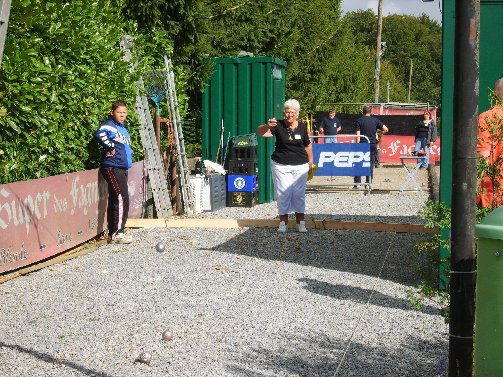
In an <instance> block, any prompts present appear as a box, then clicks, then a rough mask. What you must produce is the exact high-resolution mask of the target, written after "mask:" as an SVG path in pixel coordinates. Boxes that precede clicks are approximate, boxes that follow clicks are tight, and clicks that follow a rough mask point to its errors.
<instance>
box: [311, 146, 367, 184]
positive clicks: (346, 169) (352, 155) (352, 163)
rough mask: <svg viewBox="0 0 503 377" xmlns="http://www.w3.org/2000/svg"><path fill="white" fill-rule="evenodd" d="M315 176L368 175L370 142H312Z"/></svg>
mask: <svg viewBox="0 0 503 377" xmlns="http://www.w3.org/2000/svg"><path fill="white" fill-rule="evenodd" d="M312 145H313V160H314V163H315V164H316V165H317V166H318V169H317V170H316V173H315V175H316V176H340V177H346V176H348V177H350V176H358V175H360V176H366V175H370V144H368V143H332V144H312Z"/></svg>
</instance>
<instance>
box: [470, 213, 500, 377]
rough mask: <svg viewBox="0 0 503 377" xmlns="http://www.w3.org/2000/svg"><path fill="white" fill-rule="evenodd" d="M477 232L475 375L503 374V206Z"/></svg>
mask: <svg viewBox="0 0 503 377" xmlns="http://www.w3.org/2000/svg"><path fill="white" fill-rule="evenodd" d="M475 233H476V235H477V237H478V252H477V288H476V306H475V355H474V356H475V375H476V376H477V377H495V376H503V362H502V357H503V206H502V207H499V208H496V209H495V210H494V211H492V212H491V213H490V214H489V215H487V216H486V217H485V218H484V219H483V220H482V221H481V222H480V224H477V225H476V226H475Z"/></svg>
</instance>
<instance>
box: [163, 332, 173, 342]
mask: <svg viewBox="0 0 503 377" xmlns="http://www.w3.org/2000/svg"><path fill="white" fill-rule="evenodd" d="M171 339H173V333H172V332H171V331H169V330H166V331H164V332H163V333H162V340H171Z"/></svg>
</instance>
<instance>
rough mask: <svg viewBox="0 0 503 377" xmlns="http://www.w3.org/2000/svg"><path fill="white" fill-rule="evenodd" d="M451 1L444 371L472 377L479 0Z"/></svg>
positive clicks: (452, 374) (460, 376)
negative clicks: (446, 348)
mask: <svg viewBox="0 0 503 377" xmlns="http://www.w3.org/2000/svg"><path fill="white" fill-rule="evenodd" d="M455 4H456V9H455V15H456V17H455V29H454V34H455V36H454V62H455V64H454V95H455V98H454V118H453V119H454V136H453V156H452V157H453V169H452V219H451V274H450V313H449V334H450V336H449V376H450V377H455V376H456V377H458V376H459V377H472V375H473V326H474V318H475V300H474V299H475V274H476V271H475V212H476V206H475V194H476V183H477V158H476V146H477V118H478V96H479V31H480V27H479V25H480V0H457V1H456V3H455Z"/></svg>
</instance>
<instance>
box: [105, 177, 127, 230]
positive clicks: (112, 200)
mask: <svg viewBox="0 0 503 377" xmlns="http://www.w3.org/2000/svg"><path fill="white" fill-rule="evenodd" d="M100 172H101V174H102V175H103V177H104V178H105V180H106V181H107V183H108V208H107V222H108V235H109V236H110V237H113V236H114V235H115V233H117V232H122V231H124V227H125V226H126V221H127V218H128V212H129V193H128V187H127V177H128V171H127V169H119V168H100Z"/></svg>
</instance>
